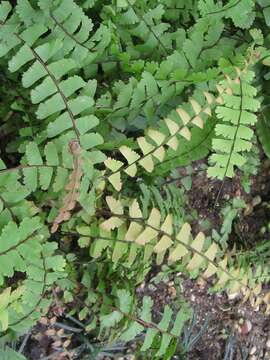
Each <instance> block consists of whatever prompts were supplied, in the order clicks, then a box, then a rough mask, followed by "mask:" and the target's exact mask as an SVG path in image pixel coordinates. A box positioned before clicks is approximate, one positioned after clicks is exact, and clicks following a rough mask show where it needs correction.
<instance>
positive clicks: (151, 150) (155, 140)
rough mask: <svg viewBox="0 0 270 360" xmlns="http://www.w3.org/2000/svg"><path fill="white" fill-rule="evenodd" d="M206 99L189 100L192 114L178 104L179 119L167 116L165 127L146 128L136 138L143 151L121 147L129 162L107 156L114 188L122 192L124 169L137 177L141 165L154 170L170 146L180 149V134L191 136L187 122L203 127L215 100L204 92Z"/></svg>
mask: <svg viewBox="0 0 270 360" xmlns="http://www.w3.org/2000/svg"><path fill="white" fill-rule="evenodd" d="M204 95H205V99H206V103H207V105H206V106H204V107H202V106H201V105H200V104H199V103H198V102H197V101H196V100H194V99H191V100H190V108H191V111H190V112H191V113H192V115H190V113H189V112H187V111H186V110H185V109H183V108H181V107H179V108H178V109H176V112H177V114H178V116H177V117H175V118H176V120H171V119H170V118H166V119H165V120H164V124H163V126H162V127H161V128H160V129H159V130H157V129H154V128H150V129H148V130H147V131H146V136H144V137H139V138H138V139H137V146H138V147H139V149H140V154H139V153H138V152H137V151H134V150H132V149H131V148H129V147H128V146H121V147H120V148H119V151H120V153H121V154H122V156H123V157H124V158H125V160H126V161H127V163H128V165H125V164H124V162H123V161H120V160H115V159H112V158H107V160H105V161H104V164H105V166H106V167H107V169H109V170H110V171H111V174H110V175H107V176H106V177H107V178H108V180H109V182H110V183H111V184H112V185H113V187H114V188H115V189H116V190H117V191H119V190H121V188H122V182H121V172H122V173H123V172H125V173H126V174H127V175H128V176H130V177H134V176H135V175H136V174H137V171H138V165H139V166H141V167H142V168H143V169H144V170H146V171H147V172H149V173H151V172H152V171H153V170H154V167H155V163H156V162H161V163H162V162H163V160H164V158H165V156H166V150H167V148H171V149H173V150H174V151H177V149H178V146H179V137H183V138H184V139H186V140H188V141H189V140H190V139H191V132H190V130H189V127H188V125H195V126H197V127H199V128H203V126H204V120H203V118H204V116H205V114H206V115H207V116H211V105H212V103H213V101H214V99H213V97H212V95H210V94H209V93H207V92H205V93H204Z"/></svg>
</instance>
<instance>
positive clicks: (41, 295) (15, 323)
mask: <svg viewBox="0 0 270 360" xmlns="http://www.w3.org/2000/svg"><path fill="white" fill-rule="evenodd" d="M41 258H42V264H43V270H44V276H43V281H42V283H43V287H42V290H41V294H40V298H39V300H38V301H37V303H36V304H35V306H34V307H33V308H32V310H30V311H29V312H28V313H27V314H25V315H24V316H23V317H21V318H20V319H18V320H17V321H15V322H14V323H10V325H9V326H11V327H12V326H16V325H18V324H20V323H21V322H22V321H24V320H25V319H27V318H29V316H31V315H32V314H33V313H34V312H35V311H36V310H37V308H38V307H39V305H40V304H41V302H42V300H43V298H44V296H45V293H46V288H47V284H46V282H47V276H48V270H47V269H46V263H45V257H44V255H43V254H42V253H41Z"/></svg>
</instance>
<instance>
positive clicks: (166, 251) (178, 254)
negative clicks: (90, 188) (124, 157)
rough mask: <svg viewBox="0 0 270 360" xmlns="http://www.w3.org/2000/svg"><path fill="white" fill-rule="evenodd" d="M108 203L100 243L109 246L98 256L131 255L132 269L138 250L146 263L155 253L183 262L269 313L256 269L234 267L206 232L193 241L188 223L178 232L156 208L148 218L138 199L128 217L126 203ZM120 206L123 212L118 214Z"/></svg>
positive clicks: (189, 269)
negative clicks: (262, 305) (252, 273)
mask: <svg viewBox="0 0 270 360" xmlns="http://www.w3.org/2000/svg"><path fill="white" fill-rule="evenodd" d="M106 200H107V204H108V206H109V209H110V213H111V216H109V217H108V219H106V220H105V221H103V222H102V223H101V224H100V229H101V232H100V234H102V235H104V239H103V236H102V235H101V236H100V239H99V235H96V238H97V239H96V243H98V242H99V241H100V240H102V239H103V240H104V241H105V244H104V243H103V246H104V247H103V248H102V244H100V245H99V250H100V251H99V253H98V254H97V253H96V254H95V255H96V256H100V255H101V252H102V250H103V249H104V248H107V247H112V251H113V261H114V262H118V261H119V259H121V258H122V257H124V258H125V257H126V256H127V255H128V256H129V258H128V262H127V264H128V266H130V264H131V263H132V262H133V261H134V260H135V258H136V256H137V252H138V249H139V248H140V247H143V250H144V260H145V259H149V258H150V257H151V256H152V255H154V254H155V255H156V261H157V263H158V264H161V263H162V262H163V261H164V259H165V258H166V259H167V261H168V263H169V264H174V263H177V262H179V261H181V264H182V266H184V267H185V269H186V270H187V272H188V273H193V274H197V276H199V274H200V276H202V277H203V278H204V279H209V278H210V277H213V276H214V275H215V277H216V286H217V287H218V288H226V289H227V292H228V293H230V294H232V293H233V294H235V293H239V292H242V293H243V295H244V297H245V298H247V299H250V301H251V302H252V303H253V304H256V305H258V304H260V303H265V304H266V305H267V311H269V309H270V303H269V300H268V298H269V296H270V295H269V294H266V295H265V296H263V295H261V294H260V293H261V290H262V289H261V286H260V283H259V282H256V283H254V282H253V281H250V279H251V277H250V276H248V272H249V271H253V270H252V269H248V270H243V269H241V268H239V267H237V266H235V265H233V263H231V259H228V258H227V257H226V256H225V257H224V258H222V251H221V249H220V247H219V245H218V244H217V243H215V242H214V241H211V242H209V240H208V239H207V238H205V236H204V234H203V233H202V232H200V233H199V234H198V235H197V236H196V237H195V238H194V239H193V237H192V236H191V227H190V225H189V224H188V223H184V224H183V225H182V226H181V227H180V230H179V227H177V228H178V229H177V231H176V227H175V225H174V223H173V217H172V215H170V214H168V215H167V216H166V218H165V220H163V221H161V214H160V212H159V210H158V209H156V208H153V209H152V210H151V212H150V215H149V217H148V218H147V219H145V218H144V217H143V216H142V211H141V209H140V206H139V204H138V202H137V200H133V201H132V202H131V204H130V205H129V209H128V214H126V213H125V206H124V205H123V204H124V203H125V201H122V202H121V201H120V200H115V199H114V198H112V197H107V199H106ZM116 204H117V208H118V209H119V211H117V213H114V209H115V208H116ZM116 229H117V231H116V232H115V230H116ZM114 234H116V235H115V236H114ZM119 235H120V236H119ZM118 238H119V243H118ZM117 243H118V244H117ZM124 244H125V245H124ZM116 253H117V256H115V255H116ZM114 256H115V257H114ZM259 288H260V291H258V289H259Z"/></svg>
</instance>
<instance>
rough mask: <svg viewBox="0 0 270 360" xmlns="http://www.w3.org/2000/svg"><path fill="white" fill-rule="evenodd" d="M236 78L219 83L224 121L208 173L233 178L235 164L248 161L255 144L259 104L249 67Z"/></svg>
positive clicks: (219, 112) (219, 113)
mask: <svg viewBox="0 0 270 360" xmlns="http://www.w3.org/2000/svg"><path fill="white" fill-rule="evenodd" d="M236 72H237V76H236V77H235V78H234V79H230V77H228V76H227V79H226V80H224V81H222V82H221V83H220V85H219V88H220V91H221V92H222V95H221V96H220V100H221V102H222V104H221V105H219V106H217V108H216V115H217V117H218V119H220V120H222V122H219V123H218V124H217V125H216V127H215V133H216V136H217V137H216V138H214V139H213V141H212V147H213V149H214V151H215V154H213V155H211V157H210V164H213V165H212V166H210V167H209V168H208V175H209V176H211V177H217V178H218V179H220V180H223V179H224V178H225V177H233V175H234V167H235V166H237V167H240V168H241V166H243V165H244V163H245V162H246V159H245V156H244V153H245V152H247V151H250V149H251V147H252V142H251V139H252V137H253V133H254V132H253V130H252V129H251V126H253V125H255V124H256V122H257V117H256V115H255V114H254V113H255V112H256V111H257V110H258V109H259V107H260V103H259V101H258V100H256V99H254V97H255V96H256V93H257V91H256V88H254V87H253V86H252V85H251V82H252V80H253V78H254V72H252V71H251V70H249V69H248V66H247V67H246V68H244V69H243V70H240V69H239V68H237V69H236Z"/></svg>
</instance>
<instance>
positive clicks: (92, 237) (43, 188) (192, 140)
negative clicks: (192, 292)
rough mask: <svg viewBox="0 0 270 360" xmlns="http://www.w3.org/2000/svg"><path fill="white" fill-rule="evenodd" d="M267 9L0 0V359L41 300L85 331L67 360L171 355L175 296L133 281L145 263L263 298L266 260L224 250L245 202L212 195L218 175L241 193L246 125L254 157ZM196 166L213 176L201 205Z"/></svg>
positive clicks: (179, 307)
mask: <svg viewBox="0 0 270 360" xmlns="http://www.w3.org/2000/svg"><path fill="white" fill-rule="evenodd" d="M269 23H270V21H269V13H268V5H267V4H265V1H257V2H256V4H255V2H254V1H249V0H248V1H244V0H241V1H234V0H230V1H228V2H226V3H225V2H222V1H219V2H214V1H212V0H200V1H197V2H194V1H179V2H176V1H157V0H153V1H151V2H149V1H146V0H141V1H131V0H120V1H118V0H117V1H114V0H113V1H108V2H106V4H105V3H104V2H102V1H100V0H93V1H74V0H40V1H30V0H18V1H17V4H16V5H14V2H12V1H2V2H1V4H0V67H1V81H2V80H3V84H4V85H3V89H2V91H1V96H0V102H1V110H0V118H1V120H0V329H1V332H2V336H3V346H2V349H0V353H1V354H4V355H3V356H2V357H7V358H12V359H15V358H16V357H17V358H18V359H20V358H23V355H20V354H16V352H15V351H13V349H11V345H14V344H13V340H14V338H16V339H18V341H21V336H22V335H24V334H26V333H28V332H29V334H30V331H31V329H32V328H33V326H35V325H36V324H37V322H38V321H39V320H40V319H43V320H42V321H43V322H44V324H45V323H46V324H47V323H48V321H47V320H44V319H46V316H48V314H49V313H51V311H52V309H55V304H56V307H57V308H58V310H59V309H60V310H59V313H61V315H63V314H64V313H65V314H66V315H67V317H69V318H71V319H72V320H73V321H75V323H76V325H78V324H79V325H78V326H80V327H81V328H83V329H84V336H82V337H81V338H80V340H79V341H82V338H87V344H88V341H89V342H92V341H93V343H94V345H93V347H92V345H91V346H90V345H89V344H88V345H87V346H84V345H82V346H81V347H79V350H80V351H82V352H81V353H79V355H78V356H84V355H86V356H88V355H89V352H90V353H91V351H92V350H93V349H94V348H95V346H96V344H99V345H100V346H101V344H103V343H104V342H107V343H109V344H111V343H112V342H119V343H120V344H121V346H122V344H124V345H123V346H128V345H129V344H130V342H135V343H136V352H137V353H138V356H139V357H142V358H148V357H149V358H151V359H152V358H153V359H171V358H173V356H174V355H175V354H181V355H184V354H185V353H186V352H187V350H188V349H187V348H186V347H185V346H184V347H183V346H182V334H183V333H185V328H186V326H187V324H188V322H189V321H190V319H191V318H192V313H193V312H192V309H191V306H190V305H187V304H186V302H184V301H182V302H180V303H179V302H178V301H177V299H170V300H171V301H170V302H169V303H168V304H163V305H164V306H162V307H160V308H157V306H156V302H155V301H154V300H155V299H153V298H151V297H150V296H149V294H147V293H145V292H144V291H141V292H140V291H138V287H139V289H144V287H145V285H146V283H147V282H148V281H149V278H150V277H151V276H152V274H153V273H154V272H156V271H158V272H161V274H159V275H158V276H160V277H162V278H163V277H164V278H165V277H166V276H167V273H169V274H170V276H172V277H173V276H175V274H184V276H186V277H191V278H192V279H193V281H196V280H198V281H199V282H200V284H206V283H207V282H208V283H211V287H212V290H215V291H217V292H221V291H225V292H226V293H227V294H228V295H229V296H230V297H235V296H239V297H241V298H242V300H243V301H249V302H250V303H251V305H252V306H253V307H255V308H257V309H260V310H261V311H266V312H269V309H270V303H269V299H270V296H269V292H267V290H266V289H264V286H263V285H264V284H265V283H266V282H267V281H268V279H269V276H268V273H269V271H268V267H267V266H266V264H265V263H263V264H261V263H260V265H259V266H257V264H256V263H249V262H248V261H246V259H247V258H248V257H246V256H238V255H239V253H238V251H239V247H240V245H239V244H238V243H237V241H236V242H235V243H234V244H233V246H231V245H232V244H231V237H230V234H231V233H232V232H234V227H233V224H234V221H237V219H238V216H240V209H242V208H243V207H245V201H244V199H238V198H237V199H236V200H235V201H234V202H232V204H233V205H232V206H231V205H228V206H227V207H224V209H223V210H220V209H219V208H218V207H217V204H219V203H218V201H217V200H219V199H220V197H221V196H220V195H221V194H222V191H223V190H224V184H225V180H226V181H228V182H229V183H230V184H232V183H233V182H234V181H236V180H237V181H238V180H239V181H238V182H237V186H238V188H237V192H236V194H237V196H239V197H240V196H241V195H243V193H244V190H246V191H249V192H250V189H251V182H250V177H251V175H252V176H254V175H256V174H257V172H258V171H259V163H260V158H259V155H260V151H259V147H258V142H257V139H256V136H257V135H258V138H259V140H260V142H261V143H262V145H263V149H264V151H265V154H266V156H268V157H269V153H270V151H269V144H268V140H269V139H268V136H267V133H268V130H269V126H268V125H269V124H268V116H267V107H268V100H269V99H268V98H269V95H268V85H267V84H268V80H269V71H268V70H267V67H268V66H269V64H270V62H269V58H270V53H269V50H268V48H267V44H268V43H267V41H264V39H265V38H266V40H267V36H268V30H267V29H268V27H269ZM248 30H249V32H248ZM198 160H199V161H200V163H199V165H198V162H197V163H196V161H198ZM208 164H209V165H208ZM179 167H186V168H185V169H183V168H182V169H179ZM236 169H238V170H237V172H236ZM199 172H201V173H202V174H207V176H208V178H207V176H205V179H208V180H206V181H208V182H209V183H208V193H209V198H210V192H211V191H214V190H213V189H214V188H215V186H216V185H215V184H218V188H219V191H218V194H216V196H215V197H216V199H215V201H213V205H212V202H211V201H209V202H208V204H209V207H212V208H211V209H208V210H209V212H207V213H206V214H205V213H204V214H200V208H199V206H196V205H195V204H196V201H195V202H194V203H191V201H190V198H191V196H190V194H191V192H193V191H198V192H200V189H198V188H197V189H196V186H197V187H198V185H196V183H195V182H194V180H196V174H198V173H199ZM227 178H228V179H227ZM183 184H184V185H186V186H183ZM194 184H195V185H194ZM213 184H214V185H213ZM239 184H243V188H241V185H239ZM199 186H200V185H199ZM211 195H213V194H211ZM214 195H215V194H214ZM195 196H196V193H195ZM212 198H213V196H211V199H212ZM229 204H231V203H229ZM209 213H211V216H212V215H213V214H214V215H216V216H217V217H218V218H219V220H220V219H221V218H222V217H223V216H224V221H223V225H221V228H220V229H216V228H212V227H211V225H209V224H211V222H210V221H208V220H209V219H207V218H206V217H207V216H208V215H209ZM207 221H208V227H207V226H206V225H205V224H206V223H207ZM217 224H218V225H220V224H221V221H217ZM217 227H218V226H217ZM209 230H210V231H209ZM219 234H221V235H219ZM234 235H235V234H234ZM232 238H233V237H232ZM241 250H242V252H243V251H245V249H244V250H243V249H241ZM254 251H255V250H254ZM242 252H241V254H242ZM255 253H256V251H255ZM164 274H165V275H164ZM175 291H176V292H177V293H178V294H180V291H181V289H180V287H179V289H177V290H175ZM53 311H54V310H53ZM76 318H78V319H79V320H78V319H76ZM74 319H75V320H74ZM52 322H53V321H52ZM44 324H43V325H44ZM64 327H65V328H67V326H66V325H65V326H64ZM70 328H71V329H74V328H72V327H68V329H69V330H70ZM76 331H77V333H81V331H82V330H81V329H80V330H78V329H77V330H75V333H76ZM49 333H50V332H49ZM27 336H28V335H27ZM27 336H26V338H25V340H24V341H22V343H21V345H20V347H19V348H18V350H19V349H20V351H19V352H20V353H23V352H24V347H25V343H26V342H27V339H28V337H27ZM77 342H78V341H77V340H75V341H74V344H77ZM60 343H61V341H60ZM56 344H57V346H56V347H59V346H60V345H59V342H56ZM61 344H62V343H61ZM54 345H55V342H54ZM58 345H59V346H58ZM69 346H70V348H71V347H72V346H73V343H71V344H70V343H69V342H68V343H65V346H63V348H62V349H58V350H59V354H61V355H59V356H65V355H67V352H68V351H69V349H67V348H68V347H69ZM116 348H117V346H116ZM114 349H115V348H114ZM121 349H122V348H121ZM58 350H57V351H58ZM79 350H78V351H79ZM57 354H58V353H57ZM72 354H73V355H74V353H72ZM17 355H18V356H17ZM73 355H72V356H73ZM91 355H93V353H92V354H91ZM48 356H51V354H49V355H48ZM53 356H54V355H53ZM93 356H94V355H93ZM96 356H98V354H96ZM69 357H71V355H70V353H69Z"/></svg>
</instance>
